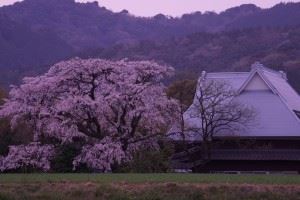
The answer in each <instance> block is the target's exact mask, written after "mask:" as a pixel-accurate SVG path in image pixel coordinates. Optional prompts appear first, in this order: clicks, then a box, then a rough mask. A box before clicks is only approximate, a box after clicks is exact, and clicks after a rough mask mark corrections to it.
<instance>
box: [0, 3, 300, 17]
mask: <svg viewBox="0 0 300 200" xmlns="http://www.w3.org/2000/svg"><path fill="white" fill-rule="evenodd" d="M16 1H17V0H0V6H1V5H7V4H11V3H13V2H16ZM77 1H80V2H87V1H90V0H77ZM91 1H95V0H91ZM98 2H99V4H100V5H101V6H105V7H107V8H108V9H111V10H113V11H116V12H118V11H121V10H123V9H127V10H128V11H129V12H130V13H132V14H134V15H138V16H153V15H156V14H158V13H163V14H166V15H172V16H180V15H182V14H184V13H191V12H194V11H216V12H220V11H223V10H225V9H227V8H230V7H233V6H237V5H241V4H245V3H253V4H256V5H257V6H260V7H263V8H268V7H272V6H273V5H275V4H277V3H280V2H283V1H282V0H98ZM284 2H300V0H289V1H284Z"/></svg>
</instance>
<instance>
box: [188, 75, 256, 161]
mask: <svg viewBox="0 0 300 200" xmlns="http://www.w3.org/2000/svg"><path fill="white" fill-rule="evenodd" d="M236 95H237V93H236V91H235V90H234V89H233V88H232V87H231V85H230V84H229V83H227V82H222V81H213V80H205V79H201V80H200V81H199V82H198V87H197V91H196V94H195V98H194V102H193V105H192V106H191V107H190V108H189V110H188V111H187V113H186V117H185V118H186V119H185V120H187V121H188V122H189V123H187V124H188V125H187V127H185V128H184V129H185V132H189V133H192V134H193V136H196V137H198V138H200V140H201V147H200V149H201V154H198V155H199V156H200V159H199V161H200V163H199V164H201V163H203V164H205V163H207V162H208V161H210V159H211V150H212V141H213V139H214V138H215V136H217V135H218V136H221V135H227V136H228V135H230V134H232V135H234V134H237V133H239V131H242V130H243V129H245V128H247V127H248V126H250V125H251V124H252V123H253V121H254V118H255V111H254V109H253V108H252V107H250V106H247V105H245V104H243V103H241V102H240V101H238V98H236Z"/></svg>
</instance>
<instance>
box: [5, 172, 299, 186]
mask: <svg viewBox="0 0 300 200" xmlns="http://www.w3.org/2000/svg"><path fill="white" fill-rule="evenodd" d="M24 182H29V183H36V182H97V183H116V182H126V183H147V182H148V183H149V182H150V183H151V182H155V183H166V182H168V183H169V182H173V183H231V184H239V183H244V184H279V185H289V184H292V185H298V184H299V185H300V176H298V175H228V174H171V173H170V174H0V183H24Z"/></svg>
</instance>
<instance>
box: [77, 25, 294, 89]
mask: <svg viewBox="0 0 300 200" xmlns="http://www.w3.org/2000/svg"><path fill="white" fill-rule="evenodd" d="M82 57H100V58H108V59H122V58H129V59H133V60H156V61H160V62H164V63H167V64H170V65H172V66H174V67H175V68H176V69H177V76H178V77H181V78H182V77H185V78H197V76H198V75H199V73H200V72H201V71H202V70H207V71H249V70H250V66H251V64H253V63H254V62H256V61H259V62H261V63H262V64H265V65H266V66H268V67H270V68H274V69H280V70H284V71H286V72H287V73H288V78H289V80H290V82H291V83H292V84H293V85H294V86H295V87H296V88H297V89H298V90H300V82H299V77H300V27H298V28H279V29H278V28H277V29H274V28H256V29H245V30H241V31H230V32H221V33H197V34H193V35H189V36H186V37H182V38H173V39H169V40H166V41H164V42H154V41H142V42H140V43H139V44H136V45H118V46H115V47H113V48H110V49H99V50H98V51H93V52H87V53H86V54H85V55H82Z"/></svg>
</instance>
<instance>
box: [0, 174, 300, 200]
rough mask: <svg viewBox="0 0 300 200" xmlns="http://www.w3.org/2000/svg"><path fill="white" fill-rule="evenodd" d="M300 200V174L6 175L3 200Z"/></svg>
mask: <svg viewBox="0 0 300 200" xmlns="http://www.w3.org/2000/svg"><path fill="white" fill-rule="evenodd" d="M26 199H32V200H38V199H46V200H47V199H49V200H52V199H53V200H54V199H55V200H58V199H61V200H71V199H73V200H80V199H89V200H96V199H97V200H106V199H107V200H127V199H128V200H129V199H134V200H135V199H136V200H171V199H172V200H202V199H203V200H223V199H225V200H235V199H243V200H256V199H257V200H259V199H264V200H281V199H282V200H289V199H290V200H294V199H295V200H296V199H300V176H292V175H290V176H288V175H202V174H97V175H96V174H30V175H26V174H2V175H0V200H26Z"/></svg>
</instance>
